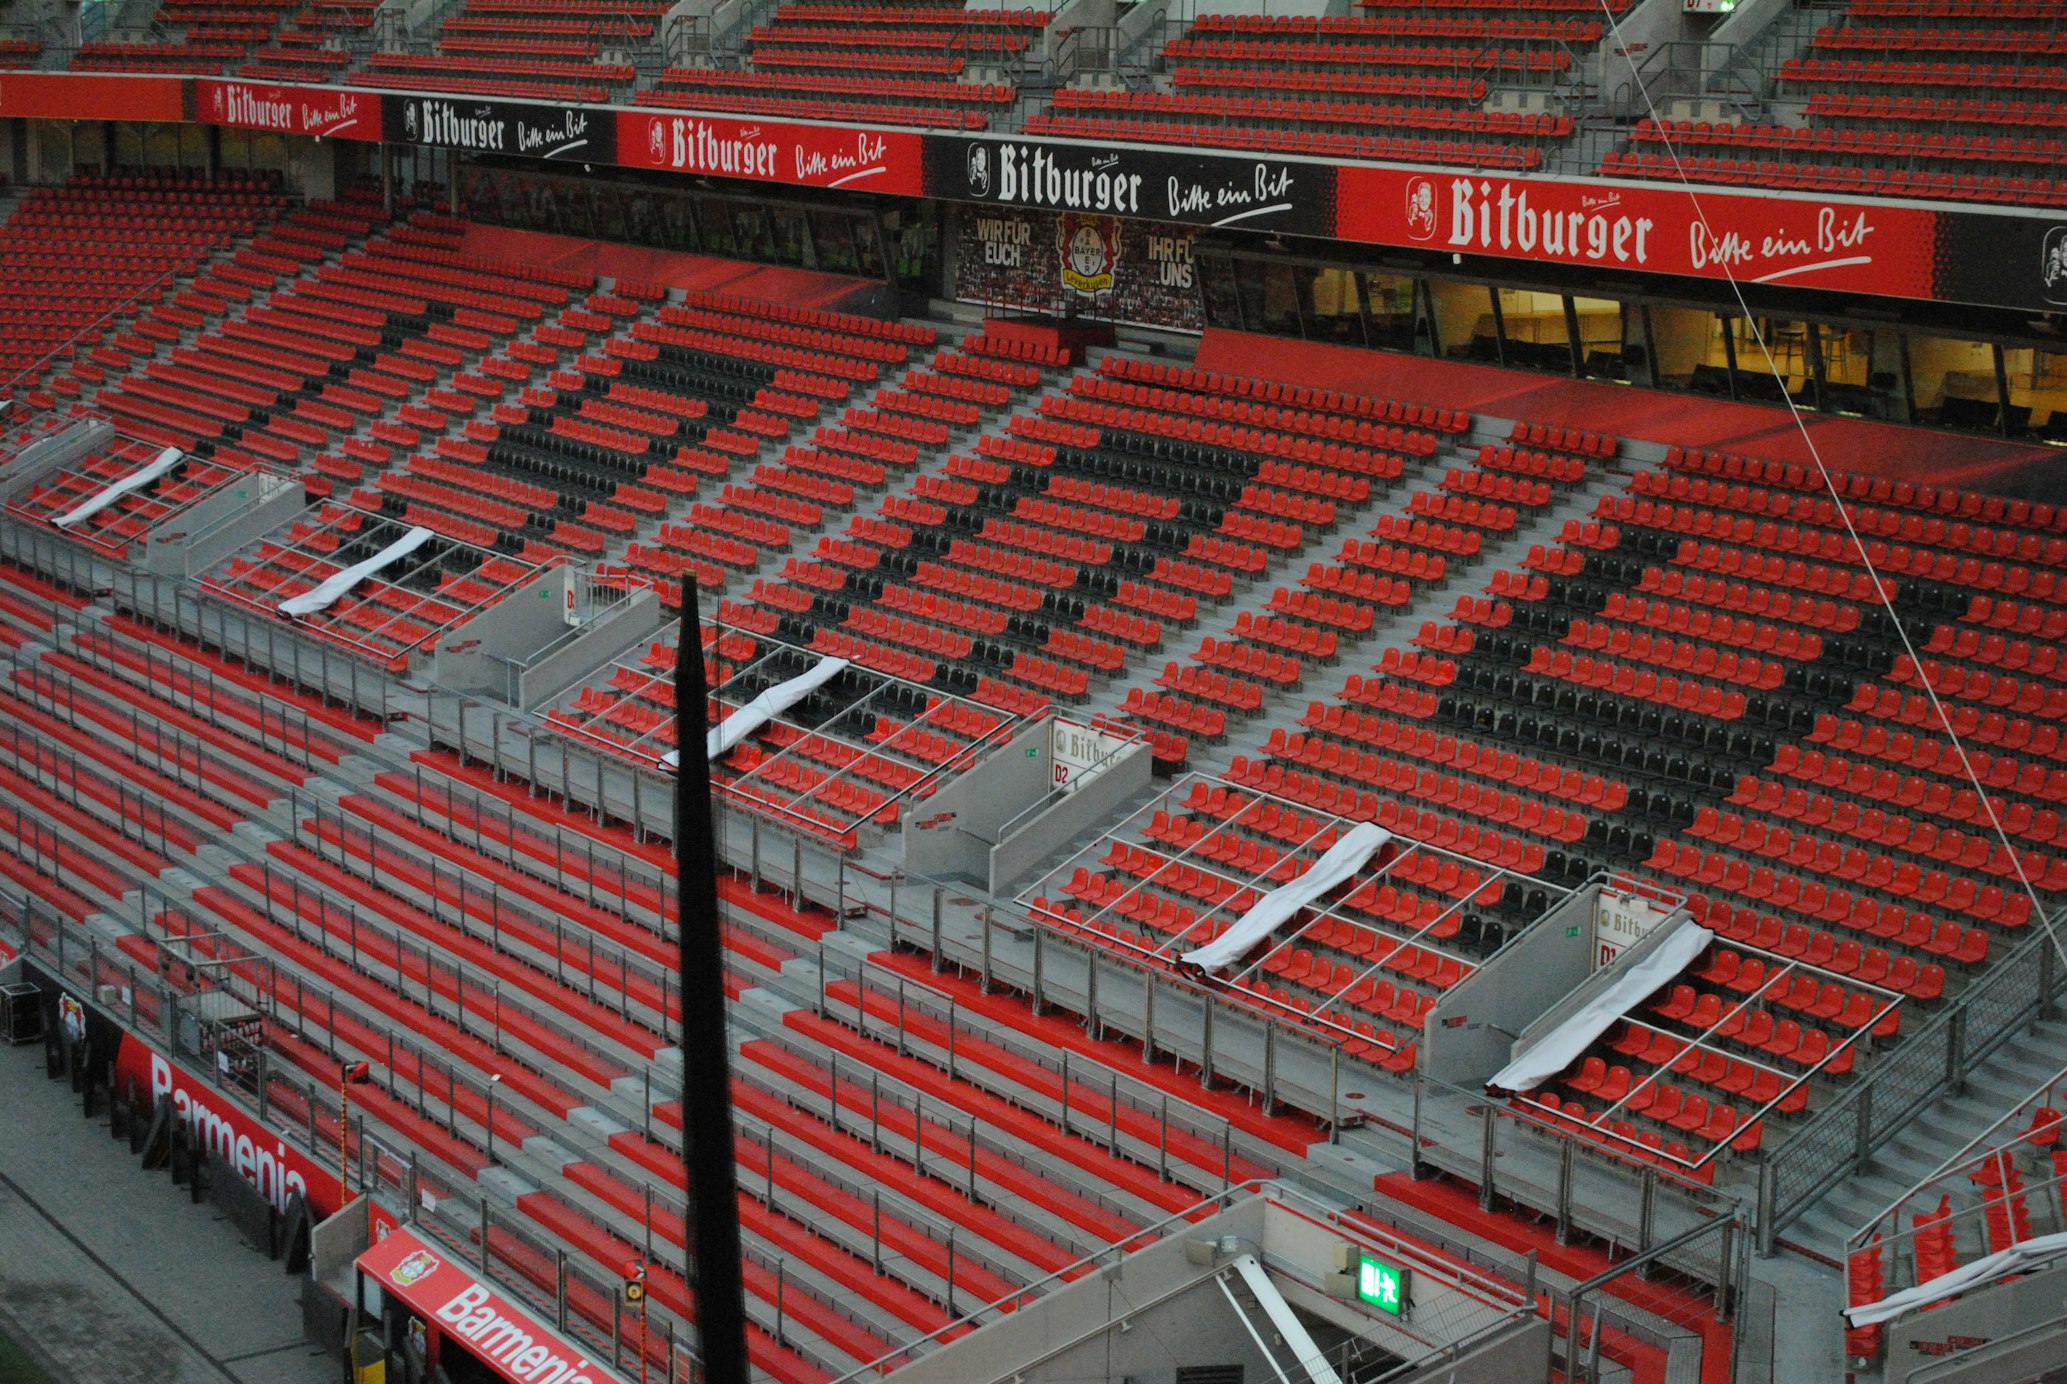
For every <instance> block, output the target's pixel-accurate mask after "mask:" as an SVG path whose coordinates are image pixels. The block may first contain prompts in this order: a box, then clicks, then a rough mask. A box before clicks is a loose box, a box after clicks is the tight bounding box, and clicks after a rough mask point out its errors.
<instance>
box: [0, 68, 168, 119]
mask: <svg viewBox="0 0 2067 1384" xmlns="http://www.w3.org/2000/svg"><path fill="white" fill-rule="evenodd" d="M186 93H187V80H186V78H184V77H140V76H118V75H115V74H113V73H101V72H0V116H18V117H21V118H24V119H28V120H82V119H92V120H185V119H186V118H187V103H186Z"/></svg>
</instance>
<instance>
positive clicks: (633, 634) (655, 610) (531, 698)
mask: <svg viewBox="0 0 2067 1384" xmlns="http://www.w3.org/2000/svg"><path fill="white" fill-rule="evenodd" d="M576 580H577V581H579V580H580V578H579V577H577V578H576ZM667 618H668V617H667V612H666V611H664V610H662V609H661V606H660V597H659V596H657V595H656V594H654V592H653V590H652V589H651V588H650V587H639V588H636V589H634V590H633V591H632V592H631V594H630V595H629V596H627V597H626V599H625V600H624V602H623V603H622V604H620V605H614V606H611V607H610V608H609V610H608V611H607V612H606V613H605V614H603V615H600V616H597V617H596V618H595V619H593V620H590V621H589V623H588V624H587V625H585V626H584V627H583V628H582V629H581V631H580V632H579V633H578V634H573V637H572V638H568V635H569V634H572V633H573V632H572V631H569V630H568V629H567V628H566V627H565V626H562V627H561V631H560V635H559V637H560V638H561V639H563V640H565V642H564V643H562V644H561V645H560V646H559V647H558V648H556V649H554V650H553V651H552V652H551V653H549V654H547V655H546V656H545V657H543V658H540V659H539V660H538V662H536V663H534V664H533V665H532V666H531V667H529V668H527V669H525V670H524V673H523V677H522V680H521V685H520V686H519V687H518V688H517V700H518V702H519V704H520V705H523V706H527V707H541V706H543V705H544V704H545V702H546V701H547V700H548V699H550V698H552V697H553V696H555V695H556V694H558V693H559V692H562V691H564V690H565V689H567V688H569V687H571V686H572V685H573V684H574V683H575V681H576V680H577V679H580V678H581V677H583V676H584V675H585V674H587V673H590V672H592V671H594V670H595V669H597V668H600V667H601V666H602V665H603V664H605V663H607V662H610V661H611V660H613V659H615V658H617V657H618V656H620V655H622V654H623V653H624V652H625V651H626V650H628V649H631V648H633V647H635V646H637V645H640V644H643V643H645V642H646V641H648V640H650V639H652V638H653V637H654V636H655V635H657V634H658V633H659V632H660V630H661V627H662V626H663V625H664V624H666V622H667Z"/></svg>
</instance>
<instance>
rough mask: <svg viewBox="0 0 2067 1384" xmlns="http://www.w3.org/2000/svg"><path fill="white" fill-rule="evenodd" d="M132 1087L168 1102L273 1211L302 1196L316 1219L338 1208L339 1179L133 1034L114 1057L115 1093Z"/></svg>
mask: <svg viewBox="0 0 2067 1384" xmlns="http://www.w3.org/2000/svg"><path fill="white" fill-rule="evenodd" d="M130 1083H134V1088H135V1090H136V1091H137V1092H138V1094H139V1096H140V1097H141V1098H142V1099H144V1100H147V1101H149V1102H152V1103H153V1104H155V1103H156V1101H157V1099H158V1097H160V1096H165V1097H168V1098H170V1099H171V1101H172V1108H173V1111H174V1112H175V1113H176V1114H177V1115H178V1116H179V1118H181V1119H182V1120H185V1121H186V1122H187V1126H188V1127H189V1128H190V1129H192V1130H193V1133H194V1141H195V1143H197V1144H198V1145H200V1146H201V1147H202V1148H205V1149H207V1150H208V1156H209V1157H211V1158H214V1159H217V1160H219V1161H220V1162H221V1163H222V1164H223V1165H224V1166H226V1167H230V1168H234V1169H235V1170H236V1172H237V1175H238V1176H239V1177H241V1178H243V1179H244V1180H245V1181H246V1182H248V1183H250V1184H251V1185H252V1186H253V1187H255V1188H257V1189H258V1194H259V1195H260V1196H262V1197H264V1198H265V1199H266V1200H267V1201H269V1202H271V1203H272V1204H273V1208H274V1209H275V1210H277V1211H283V1212H284V1211H285V1210H286V1209H287V1199H288V1198H289V1197H290V1196H292V1195H293V1194H294V1193H296V1192H300V1193H301V1194H302V1196H303V1197H304V1198H306V1199H307V1201H308V1203H309V1207H310V1209H311V1210H312V1211H313V1212H314V1214H315V1216H316V1219H318V1220H321V1219H323V1218H324V1217H325V1216H328V1215H331V1214H332V1213H334V1212H335V1211H336V1210H337V1208H338V1206H339V1204H340V1203H339V1198H338V1182H337V1174H336V1173H334V1172H332V1171H330V1170H329V1169H327V1168H324V1167H322V1166H320V1165H319V1164H318V1163H317V1162H316V1161H315V1160H314V1159H313V1158H311V1157H310V1156H309V1155H308V1154H307V1153H305V1152H304V1151H302V1150H301V1149H298V1148H295V1147H293V1146H292V1145H290V1144H288V1143H287V1141H286V1140H285V1139H283V1138H282V1137H281V1136H280V1135H279V1134H278V1133H277V1132H275V1131H274V1130H270V1129H268V1128H266V1127H265V1126H264V1125H262V1124H260V1123H259V1122H258V1120H257V1118H256V1117H255V1116H253V1115H251V1114H249V1113H248V1112H247V1111H246V1110H245V1109H244V1107H243V1106H241V1105H238V1104H237V1103H236V1102H235V1101H233V1100H232V1099H231V1098H230V1096H229V1095H228V1093H226V1092H224V1091H221V1090H219V1089H217V1088H216V1087H213V1086H211V1085H209V1084H208V1083H207V1082H205V1081H203V1080H201V1079H200V1078H199V1077H197V1076H195V1075H194V1074H193V1073H191V1072H189V1071H188V1070H187V1069H186V1068H184V1067H181V1066H178V1065H177V1064H175V1063H173V1062H172V1061H170V1060H169V1059H167V1058H166V1057H165V1056H164V1054H162V1053H160V1052H159V1051H158V1050H157V1049H156V1048H153V1047H152V1046H151V1045H150V1044H149V1043H146V1042H144V1041H143V1040H142V1039H141V1038H139V1037H137V1036H136V1035H135V1034H133V1033H125V1034H123V1035H122V1047H121V1049H120V1051H118V1052H117V1053H116V1056H115V1089H116V1090H118V1091H119V1090H121V1089H123V1088H124V1086H125V1085H128V1084H130Z"/></svg>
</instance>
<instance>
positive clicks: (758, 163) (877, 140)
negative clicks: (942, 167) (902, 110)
mask: <svg viewBox="0 0 2067 1384" xmlns="http://www.w3.org/2000/svg"><path fill="white" fill-rule="evenodd" d="M923 148H924V136H922V135H920V134H919V132H918V131H916V130H862V129H856V128H854V127H852V126H840V125H795V124H790V123H788V122H786V121H779V120H750V119H749V120H741V119H735V118H733V117H729V116H710V115H686V114H678V113H675V112H671V111H644V110H640V111H627V110H621V111H619V112H617V161H618V163H620V164H622V165H623V166H625V167H627V168H657V169H662V170H664V171H667V172H671V173H708V174H711V175H713V176H716V177H723V178H751V179H754V180H755V181H758V182H767V183H790V184H793V185H799V186H804V187H840V188H851V189H853V190H855V191H857V192H887V193H894V194H896V195H899V196H904V197H917V196H919V195H921V194H922V193H923V192H924V191H925V181H926V180H925V165H924V158H923V156H922V152H921V151H922V150H923Z"/></svg>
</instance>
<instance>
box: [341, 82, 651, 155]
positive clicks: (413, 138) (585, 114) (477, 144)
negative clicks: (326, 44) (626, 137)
mask: <svg viewBox="0 0 2067 1384" xmlns="http://www.w3.org/2000/svg"><path fill="white" fill-rule="evenodd" d="M381 105H382V118H383V120H384V121H385V122H386V127H387V138H388V139H389V140H390V141H392V142H394V143H398V144H424V145H431V146H433V147H436V148H441V149H459V150H463V151H464V152H466V153H469V154H513V155H516V156H518V157H520V158H527V159H548V160H557V161H559V162H563V163H601V164H612V163H616V162H617V117H616V113H615V112H613V111H609V110H603V109H600V108H598V107H595V106H563V105H541V104H538V103H535V102H530V101H482V100H476V99H473V98H460V97H445V96H384V97H382V98H381Z"/></svg>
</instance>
